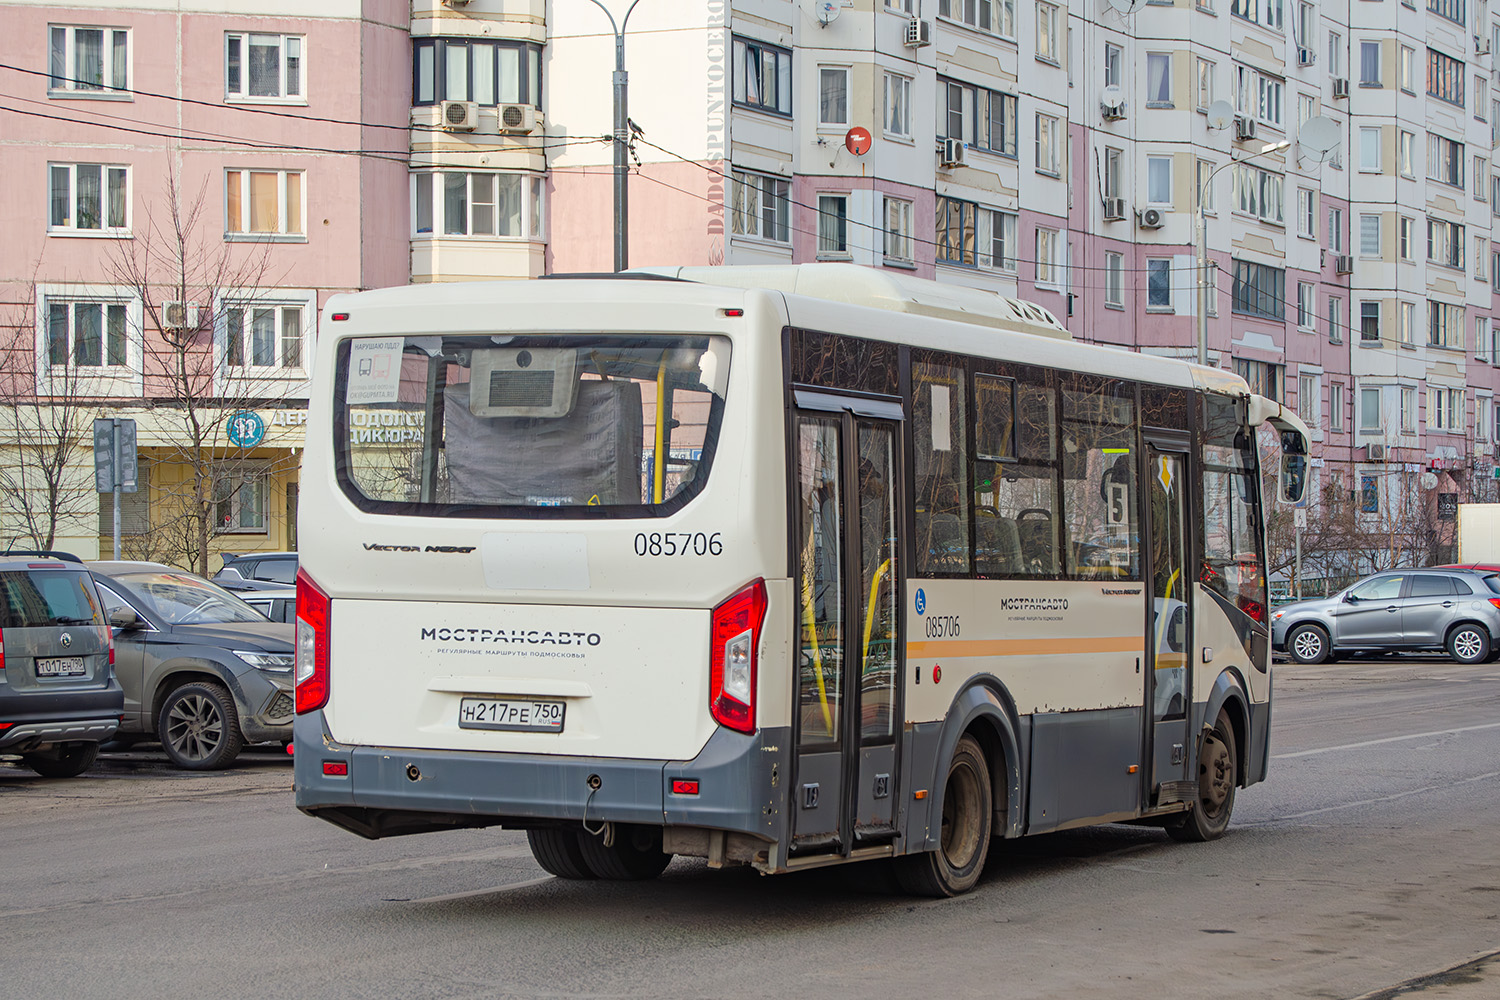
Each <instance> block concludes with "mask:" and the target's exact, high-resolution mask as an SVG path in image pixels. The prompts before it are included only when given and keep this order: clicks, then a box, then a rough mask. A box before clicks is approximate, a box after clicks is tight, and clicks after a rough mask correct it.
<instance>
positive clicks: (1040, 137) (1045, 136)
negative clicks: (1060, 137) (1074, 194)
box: [1036, 115, 1058, 176]
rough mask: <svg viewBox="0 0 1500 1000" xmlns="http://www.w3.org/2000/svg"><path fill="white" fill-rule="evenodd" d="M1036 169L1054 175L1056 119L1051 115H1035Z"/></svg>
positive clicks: (1055, 166) (1055, 172) (1040, 172)
mask: <svg viewBox="0 0 1500 1000" xmlns="http://www.w3.org/2000/svg"><path fill="white" fill-rule="evenodd" d="M1036 171H1037V173H1039V174H1051V175H1054V176H1055V175H1056V174H1057V172H1058V169H1057V119H1056V118H1054V117H1052V116H1051V115H1037V116H1036Z"/></svg>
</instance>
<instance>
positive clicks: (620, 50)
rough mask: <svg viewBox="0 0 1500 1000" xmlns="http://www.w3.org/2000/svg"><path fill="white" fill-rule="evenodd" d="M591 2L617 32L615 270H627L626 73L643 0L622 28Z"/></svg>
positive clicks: (595, 0) (597, 2)
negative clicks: (634, 19)
mask: <svg viewBox="0 0 1500 1000" xmlns="http://www.w3.org/2000/svg"><path fill="white" fill-rule="evenodd" d="M589 2H590V3H592V4H593V5H594V6H595V7H598V8H599V9H600V10H602V11H604V16H605V17H607V18H609V27H610V29H611V30H612V31H613V32H614V33H615V73H614V77H613V81H614V88H615V270H616V271H623V270H625V268H626V267H628V266H629V257H630V241H629V228H630V196H629V192H628V191H627V189H626V186H625V181H626V178H628V177H629V176H630V168H629V166H628V160H627V157H628V156H629V153H630V125H629V120H630V119H629V88H630V77H629V75H628V74H626V72H625V25H626V24H627V23H629V21H630V14H631V12H632V11H634V10H635V5H636V4H638V3H640V2H641V0H631V4H630V6H629V7H628V8H626V10H625V16H624V17H623V18H622V19H621V20H620V23H619V24H618V25H617V24H615V16H614V15H613V14H611V13H610V12H609V8H608V7H606V6H604V4H602V3H600V0H589Z"/></svg>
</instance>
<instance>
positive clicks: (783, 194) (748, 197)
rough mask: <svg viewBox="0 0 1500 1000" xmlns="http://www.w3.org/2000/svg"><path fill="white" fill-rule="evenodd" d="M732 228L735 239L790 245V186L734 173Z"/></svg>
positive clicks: (776, 179)
mask: <svg viewBox="0 0 1500 1000" xmlns="http://www.w3.org/2000/svg"><path fill="white" fill-rule="evenodd" d="M730 179H731V180H732V181H733V183H734V204H733V208H732V212H731V215H732V218H733V224H732V228H733V231H734V234H735V235H736V236H758V237H760V238H761V239H763V240H772V241H774V242H777V243H789V242H791V236H790V234H789V231H788V222H789V219H788V215H789V204H788V200H787V199H788V195H789V194H790V185H789V184H788V183H787V181H786V179H785V178H783V177H772V176H770V175H769V174H756V173H751V172H750V171H748V170H735V171H732V172H731V174H730Z"/></svg>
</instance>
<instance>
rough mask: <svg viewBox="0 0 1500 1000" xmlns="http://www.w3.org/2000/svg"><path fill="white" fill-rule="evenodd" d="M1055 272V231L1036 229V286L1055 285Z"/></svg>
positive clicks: (1056, 268) (1056, 275)
mask: <svg viewBox="0 0 1500 1000" xmlns="http://www.w3.org/2000/svg"><path fill="white" fill-rule="evenodd" d="M1057 272H1058V266H1057V230H1056V229H1043V228H1041V227H1038V228H1037V231H1036V283H1037V284H1038V285H1051V284H1056V282H1057V279H1058V273H1057Z"/></svg>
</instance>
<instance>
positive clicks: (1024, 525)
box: [1016, 507, 1057, 576]
mask: <svg viewBox="0 0 1500 1000" xmlns="http://www.w3.org/2000/svg"><path fill="white" fill-rule="evenodd" d="M1016 530H1017V532H1018V533H1019V534H1020V536H1021V559H1022V562H1023V564H1024V565H1023V568H1022V571H1023V572H1025V573H1027V574H1028V575H1030V576H1052V575H1054V574H1056V573H1057V554H1056V552H1055V551H1054V550H1053V544H1052V533H1053V528H1052V514H1051V512H1050V511H1046V510H1042V509H1041V508H1040V507H1030V508H1027V509H1026V510H1023V511H1021V512H1020V513H1019V514H1017V515H1016Z"/></svg>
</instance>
